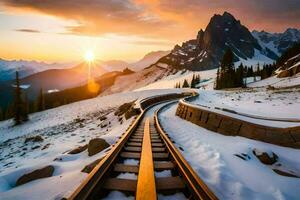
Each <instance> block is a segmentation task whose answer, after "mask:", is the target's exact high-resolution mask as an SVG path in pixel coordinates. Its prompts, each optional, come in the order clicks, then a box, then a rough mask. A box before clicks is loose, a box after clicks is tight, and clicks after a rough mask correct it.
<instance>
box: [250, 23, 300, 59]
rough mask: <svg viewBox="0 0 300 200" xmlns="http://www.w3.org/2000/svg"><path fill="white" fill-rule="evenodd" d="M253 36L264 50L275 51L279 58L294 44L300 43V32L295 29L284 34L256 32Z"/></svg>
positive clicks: (289, 29)
mask: <svg viewBox="0 0 300 200" xmlns="http://www.w3.org/2000/svg"><path fill="white" fill-rule="evenodd" d="M252 35H253V36H254V37H255V39H257V41H258V43H259V44H260V45H261V46H262V47H263V49H265V50H267V51H268V49H269V50H271V51H273V52H274V53H275V54H276V56H277V57H279V56H280V55H281V54H282V53H283V52H285V51H286V50H287V49H288V48H289V47H291V46H292V45H293V44H294V43H297V42H300V30H298V29H295V28H288V29H287V30H286V31H285V32H283V33H268V32H265V31H260V32H259V31H256V30H254V31H252Z"/></svg>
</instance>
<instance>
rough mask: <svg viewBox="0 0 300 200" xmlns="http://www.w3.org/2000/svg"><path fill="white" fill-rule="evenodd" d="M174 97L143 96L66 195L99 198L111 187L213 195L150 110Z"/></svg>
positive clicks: (150, 195)
mask: <svg viewBox="0 0 300 200" xmlns="http://www.w3.org/2000/svg"><path fill="white" fill-rule="evenodd" d="M178 97H179V96H178V95H173V96H172V95H171V96H170V95H169V97H166V96H165V97H160V98H156V99H154V98H152V99H151V98H149V99H146V100H144V101H143V102H142V103H141V108H142V109H143V110H142V113H141V114H140V115H139V116H138V117H137V119H136V120H135V121H134V122H133V124H132V125H131V126H130V128H129V129H128V130H127V131H126V133H124V134H123V135H122V137H121V138H120V140H119V141H118V142H117V143H116V144H115V145H114V146H113V148H112V149H111V150H110V151H109V153H108V154H107V155H106V156H105V158H104V159H103V160H102V161H101V162H100V163H99V164H98V165H97V166H96V167H95V169H94V170H93V171H92V172H91V173H90V175H89V176H88V177H87V179H86V180H85V181H84V182H83V183H82V184H81V185H80V186H79V187H78V188H77V190H76V191H75V192H74V193H73V194H72V195H71V196H70V197H69V198H68V199H70V200H79V199H80V200H84V199H92V200H94V199H102V198H105V197H108V195H109V194H110V193H111V192H113V191H119V192H122V193H124V194H125V195H127V196H134V197H135V199H147V200H148V199H158V197H159V195H172V194H178V193H181V195H184V196H185V197H186V198H187V199H217V197H216V196H215V195H214V194H213V193H212V192H211V191H210V190H209V188H208V187H207V186H206V185H205V184H204V182H203V181H201V179H200V178H199V177H198V176H197V174H196V173H195V172H194V171H193V169H192V168H191V167H190V166H189V164H188V163H187V161H186V160H185V159H184V158H183V156H182V155H181V154H180V152H179V151H178V150H177V148H176V147H175V146H174V145H173V143H172V142H171V140H170V139H169V138H168V135H167V133H165V132H164V131H163V129H162V127H161V126H160V124H159V120H158V118H157V111H156V112H155V114H154V112H153V111H155V108H156V107H157V106H156V107H154V108H153V106H155V105H158V104H160V105H161V104H162V102H166V101H167V100H168V101H170V99H174V98H178ZM180 97H182V96H180ZM157 102H160V103H157ZM150 108H152V113H151V112H150V111H149V109H150ZM147 112H148V113H147ZM149 112H150V113H149ZM154 115H155V116H154Z"/></svg>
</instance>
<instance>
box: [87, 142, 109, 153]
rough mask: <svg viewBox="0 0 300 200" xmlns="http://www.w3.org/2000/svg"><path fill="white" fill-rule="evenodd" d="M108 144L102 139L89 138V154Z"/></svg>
mask: <svg viewBox="0 0 300 200" xmlns="http://www.w3.org/2000/svg"><path fill="white" fill-rule="evenodd" d="M109 146H110V145H109V144H108V143H107V142H106V141H105V140H104V139H101V138H95V139H91V140H90V142H89V145H88V152H89V156H93V155H95V154H97V153H99V152H100V151H102V150H103V149H106V148H107V147H109Z"/></svg>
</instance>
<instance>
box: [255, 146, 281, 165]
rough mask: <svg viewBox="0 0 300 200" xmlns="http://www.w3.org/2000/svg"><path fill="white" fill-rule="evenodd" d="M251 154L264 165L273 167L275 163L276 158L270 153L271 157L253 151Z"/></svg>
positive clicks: (264, 153)
mask: <svg viewBox="0 0 300 200" xmlns="http://www.w3.org/2000/svg"><path fill="white" fill-rule="evenodd" d="M253 154H254V155H255V156H256V157H257V158H258V159H259V160H260V162H262V163H263V164H265V165H273V164H274V163H276V162H277V160H278V156H277V155H276V154H275V153H273V152H272V156H270V155H269V154H268V153H266V152H262V153H258V152H257V151H256V150H255V149H254V150H253Z"/></svg>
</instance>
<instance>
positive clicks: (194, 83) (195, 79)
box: [174, 74, 201, 88]
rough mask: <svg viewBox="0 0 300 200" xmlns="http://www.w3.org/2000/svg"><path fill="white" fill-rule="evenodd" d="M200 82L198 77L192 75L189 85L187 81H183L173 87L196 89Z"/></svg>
mask: <svg viewBox="0 0 300 200" xmlns="http://www.w3.org/2000/svg"><path fill="white" fill-rule="evenodd" d="M200 82H201V79H200V75H199V74H197V75H195V74H193V77H192V80H191V82H190V83H189V82H188V80H187V79H184V80H183V83H182V84H181V83H180V82H177V83H176V84H175V86H174V87H175V88H196V86H197V84H199V83H200Z"/></svg>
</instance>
